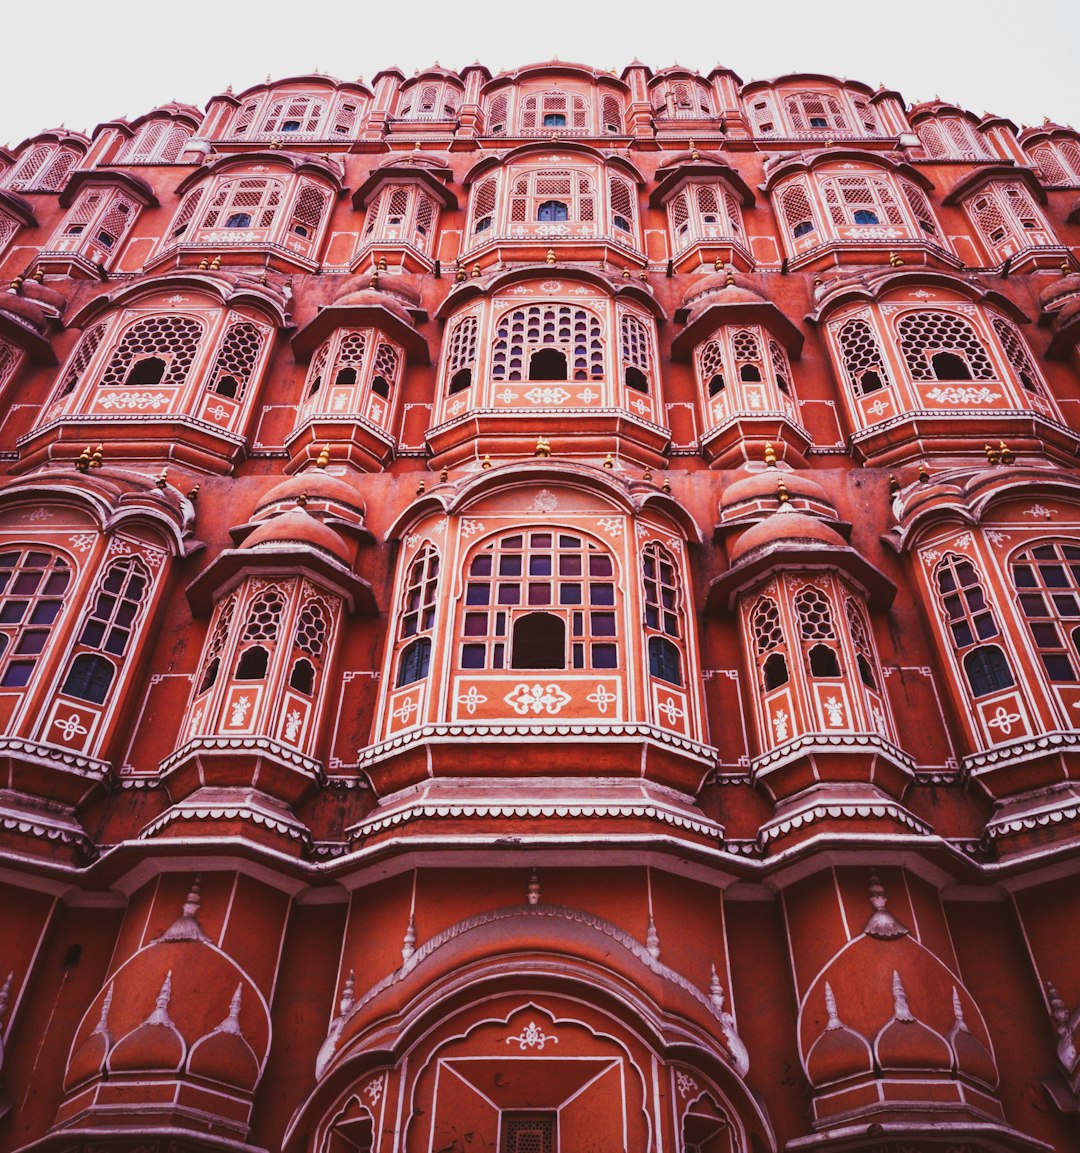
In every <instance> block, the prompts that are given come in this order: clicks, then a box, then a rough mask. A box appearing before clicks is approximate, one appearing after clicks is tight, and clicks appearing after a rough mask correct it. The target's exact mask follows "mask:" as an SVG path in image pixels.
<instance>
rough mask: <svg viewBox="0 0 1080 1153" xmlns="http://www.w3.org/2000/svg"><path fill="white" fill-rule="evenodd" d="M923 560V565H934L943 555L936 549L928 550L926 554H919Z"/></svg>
mask: <svg viewBox="0 0 1080 1153" xmlns="http://www.w3.org/2000/svg"><path fill="white" fill-rule="evenodd" d="M919 555H920V556H921V557H922V559H923V564H927V565H929V564H933V563H934V561H936V560H937V558H938V557H939V556H941V553H940V552H938V550H937V549H936V548H928V549H927V550H926V551H925V552H923V553H920V554H919Z"/></svg>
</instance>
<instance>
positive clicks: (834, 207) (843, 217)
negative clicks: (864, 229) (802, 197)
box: [821, 176, 907, 226]
mask: <svg viewBox="0 0 1080 1153" xmlns="http://www.w3.org/2000/svg"><path fill="white" fill-rule="evenodd" d="M821 191H822V195H823V196H824V199H825V205H826V207H827V208H828V210H829V215H830V216H831V217H832V221H833V224H835V225H837V226H850V225H855V224H892V225H901V226H903V225H905V224H906V223H907V221H906V220H905V218H904V214H903V212H902V211H901V209H900V204H899V201H898V199H897V196H896V192H895V190H894V188H893V186H892V184H891V183H890V181H889V180H887V179H885V178H884V177H880V176H833V177H827V178H826V179H823V180H822V181H821Z"/></svg>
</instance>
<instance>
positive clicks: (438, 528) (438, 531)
mask: <svg viewBox="0 0 1080 1153" xmlns="http://www.w3.org/2000/svg"><path fill="white" fill-rule="evenodd" d="M431 531H432V532H433V533H434V534H435V535H436V536H442V534H443V533H445V532H446V517H444V516H441V517H439V519H438V520H437V521H436V522H435V523H434V524H433V525H432V526H431Z"/></svg>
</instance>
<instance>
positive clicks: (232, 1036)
mask: <svg viewBox="0 0 1080 1153" xmlns="http://www.w3.org/2000/svg"><path fill="white" fill-rule="evenodd" d="M243 989H244V986H243V984H242V983H241V984H239V985H237V986H236V992H234V993H233V996H232V1001H230V1003H229V1012H228V1015H227V1016H226V1017H225V1018H224V1020H222V1022H221V1024H220V1025H218V1026H217V1027H216V1028H215V1029H212V1030H211V1031H210V1032H209V1033H207V1034H206V1035H205V1036H203V1037H200V1038H199V1040H198V1041H196V1042H195V1044H194V1045H192V1046H191V1053H190V1055H189V1056H188V1063H187V1068H188V1072H189V1073H190V1074H191V1075H192V1076H193V1077H204V1078H206V1079H207V1080H210V1081H218V1082H220V1083H222V1084H224V1085H233V1086H235V1087H236V1088H238V1089H246V1090H247V1091H248V1092H251V1091H252V1090H253V1089H254V1088H255V1086H256V1085H257V1084H258V1081H259V1058H258V1057H257V1056H256V1055H255V1050H254V1049H252V1047H251V1045H250V1044H249V1043H248V1040H247V1038H246V1037H245V1036H244V1034H243V1031H242V1030H241V1028H240V1006H241V1004H242V997H243Z"/></svg>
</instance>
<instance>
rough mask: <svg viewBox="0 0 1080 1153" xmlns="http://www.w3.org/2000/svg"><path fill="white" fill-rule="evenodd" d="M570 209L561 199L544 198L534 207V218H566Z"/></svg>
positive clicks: (545, 219)
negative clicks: (542, 201) (541, 202)
mask: <svg viewBox="0 0 1080 1153" xmlns="http://www.w3.org/2000/svg"><path fill="white" fill-rule="evenodd" d="M569 213H570V210H569V208H568V207H567V206H566V204H564V203H563V201H561V200H545V201H544V203H543V204H541V205H539V206H538V207H537V209H536V219H537V220H542V221H549V220H568V219H569V218H570V216H569Z"/></svg>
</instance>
